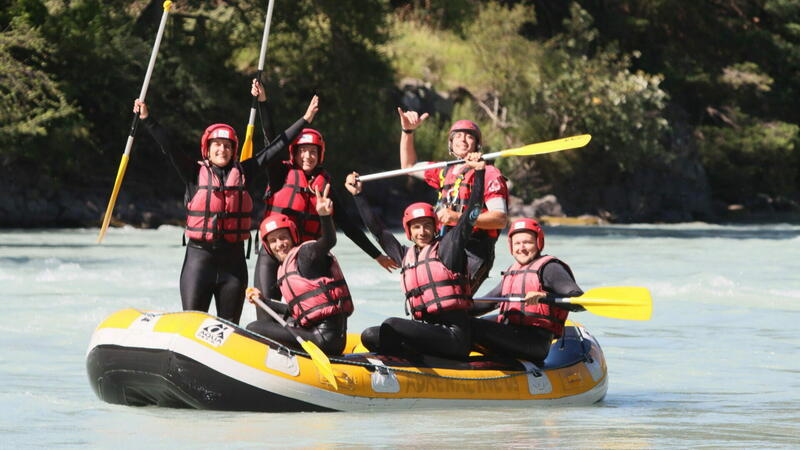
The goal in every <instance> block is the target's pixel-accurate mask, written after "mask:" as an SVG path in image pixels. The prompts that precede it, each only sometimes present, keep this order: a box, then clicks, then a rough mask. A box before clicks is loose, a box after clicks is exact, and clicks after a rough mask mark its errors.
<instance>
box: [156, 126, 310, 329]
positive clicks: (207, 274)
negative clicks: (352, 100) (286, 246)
mask: <svg viewBox="0 0 800 450" xmlns="http://www.w3.org/2000/svg"><path fill="white" fill-rule="evenodd" d="M142 123H143V124H144V126H145V128H147V130H148V131H149V132H150V135H151V136H153V139H155V141H156V143H157V144H158V145H159V146H160V147H161V150H162V151H163V152H164V154H165V155H167V157H168V158H169V160H170V162H171V163H172V165H173V166H174V167H175V169H176V170H177V171H178V176H179V177H180V178H181V181H183V183H184V184H185V185H186V193H185V202H184V203H185V204H188V203H189V201H191V199H192V198H193V197H194V195H195V193H196V192H197V181H198V180H197V177H198V170H199V168H200V165H198V163H197V158H195V157H193V156H192V154H190V153H186V152H180V151H177V150H176V149H175V148H174V147H173V146H172V145H171V140H170V139H169V136H168V133H167V132H166V130H164V128H163V127H161V126H160V125H159V124H158V122H156V120H155V119H153V118H152V116H149V117H148V118H147V119H145V120H143V121H142ZM305 125H306V121H305V120H303V119H302V118H301V119H300V120H298V121H297V122H295V123H294V124H293V125H292V126H291V127H289V128H288V129H287V130H286V131H284V133H283V134H281V135H280V136H279V137H278V138H277V139H275V140H274V141H273V142H272V143H271V144H269V145H267V146H266V147H264V148H263V149H262V150H261V151H259V152H258V153H257V154H256V155H254V157H253V158H250V159H248V160H246V161H243V162H241V163H239V162H236V161H233V160H232V161H231V163H230V164H228V166H226V167H216V166H214V165H213V164H212V165H211V168H212V170H213V171H214V172H215V174H216V175H217V176H218V177H219V178H220V179H221V180H224V179H226V177H227V175H228V173H230V170H231V168H233V166H234V164H238V165H239V167H240V170H241V172H242V174H244V177H245V185H246V188H247V190H248V192H249V193H250V196H251V197H253V198H257V197H255V196H254V193H253V192H252V189H253V182H254V181H255V180H257V179H258V177H259V172H262V171H263V166H264V165H265V164H266V157H267V155H268V154H270V153H276V152H278V151H280V150H281V149H283V148H284V147H286V146H287V145H288V144H289V143H290V142H292V141H293V140H294V139H295V138H296V137H297V135H298V134H299V133H300V130H302V129H303V127H304V126H305ZM237 156H238V155H237V154H234V158H236V157H237ZM247 281H248V280H247V262H246V261H245V255H244V243H243V242H237V243H230V242H227V241H225V240H222V239H220V240H217V241H214V242H205V241H198V240H194V239H190V240H189V242H188V243H187V244H186V256H185V258H184V261H183V268H182V269H181V281H180V291H181V303H182V304H183V309H184V311H188V310H192V311H208V309H209V307H210V306H211V296H212V295H213V296H214V300H215V304H216V308H217V315H218V316H219V317H221V318H223V319H226V320H230V321H231V322H234V323H239V318H240V317H241V315H242V306H243V304H244V291H245V289H246V288H247Z"/></svg>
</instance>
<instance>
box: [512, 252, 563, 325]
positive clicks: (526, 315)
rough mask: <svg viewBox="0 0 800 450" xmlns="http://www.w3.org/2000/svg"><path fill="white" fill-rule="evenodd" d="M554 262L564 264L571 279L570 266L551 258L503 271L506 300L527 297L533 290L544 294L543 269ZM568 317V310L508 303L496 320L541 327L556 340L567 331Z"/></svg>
mask: <svg viewBox="0 0 800 450" xmlns="http://www.w3.org/2000/svg"><path fill="white" fill-rule="evenodd" d="M551 261H556V262H558V263H559V264H561V265H563V266H564V268H566V269H567V272H569V274H570V276H572V270H570V268H569V266H568V265H566V264H565V263H563V262H562V261H559V260H558V259H556V258H554V257H552V256H542V257H539V258H536V259H534V260H533V261H531V262H529V263H528V264H525V265H524V266H523V265H521V264H520V263H518V262H515V263H514V264H512V265H511V267H509V268H508V270H507V271H505V272H503V281H502V283H503V284H502V291H501V295H502V296H503V297H525V294H526V293H528V292H530V291H541V290H542V267H544V265H545V264H547V263H549V262H551ZM573 279H574V277H573ZM567 314H569V311H567V310H566V309H563V308H559V307H557V306H554V305H549V304H545V303H539V304H538V305H532V306H526V305H525V304H524V303H520V302H505V303H503V306H502V307H501V308H500V315H499V316H497V321H498V322H501V323H511V324H514V325H527V326H533V327H541V328H544V329H546V330H549V331H552V332H553V335H555V336H556V337H560V336H561V334H562V333H563V332H564V322H565V321H566V320H567Z"/></svg>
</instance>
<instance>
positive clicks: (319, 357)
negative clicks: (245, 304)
mask: <svg viewBox="0 0 800 450" xmlns="http://www.w3.org/2000/svg"><path fill="white" fill-rule="evenodd" d="M251 289H252V288H248V289H247V292H248V294H249V293H250V292H251ZM250 299H251V300H253V301H254V302H255V303H256V305H258V306H259V308H261V309H263V310H264V312H266V313H267V314H269V315H270V316H271V317H272V318H273V319H275V321H276V322H278V323H279V324H280V325H281V326H283V327H284V328H286V329H287V330H289V333H292V336H294V338H295V339H297V342H298V343H300V346H301V347H303V350H305V351H306V353H308V356H310V357H311V361H313V362H314V365H316V366H317V370H319V373H321V374H322V376H323V377H325V379H326V380H328V383H330V384H331V385H332V386H333V388H334V389H336V390H338V389H339V385H338V384H336V376H335V375H334V374H333V366H331V360H330V359H328V356H327V355H325V352H323V351H322V349H320V348H319V347H317V346H316V344H314V343H313V342H309V341H307V340H305V339H303V338H301V337H300V336H298V335H297V334H295V332H294V330H292V327H290V326H289V324H287V323H286V321H285V320H283V319H282V318H281V316H280V315H279V314H278V313H276V312H275V311H273V310H272V308H270V307H269V306H267V305H266V304H265V303H264V302H263V301H261V299H259V298H258V297H252V298H250Z"/></svg>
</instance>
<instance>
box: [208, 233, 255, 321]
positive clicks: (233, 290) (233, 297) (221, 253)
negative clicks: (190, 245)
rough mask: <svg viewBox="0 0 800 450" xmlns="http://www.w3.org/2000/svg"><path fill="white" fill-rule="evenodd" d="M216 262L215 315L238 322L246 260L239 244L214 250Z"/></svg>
mask: <svg viewBox="0 0 800 450" xmlns="http://www.w3.org/2000/svg"><path fill="white" fill-rule="evenodd" d="M215 253H216V255H215V256H216V257H217V258H216V259H217V261H216V263H217V284H216V286H215V288H214V299H215V303H216V306H217V315H218V316H219V317H221V318H223V319H226V320H229V321H231V322H233V323H236V324H238V323H239V318H240V317H241V316H242V307H243V306H244V292H245V289H247V277H248V275H247V262H246V261H245V257H244V248H243V246H241V245H235V246H231V247H224V248H223V249H220V250H217V251H215Z"/></svg>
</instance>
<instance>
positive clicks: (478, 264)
mask: <svg viewBox="0 0 800 450" xmlns="http://www.w3.org/2000/svg"><path fill="white" fill-rule="evenodd" d="M490 242H491V245H489V243H490ZM465 251H466V254H467V271H468V272H469V279H470V287H471V289H472V292H478V288H480V287H481V284H483V282H484V281H486V278H487V277H488V276H489V272H490V271H491V270H492V266H493V265H494V240H491V239H489V238H486V239H484V240H478V239H470V240H469V241H467V247H466V249H465Z"/></svg>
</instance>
